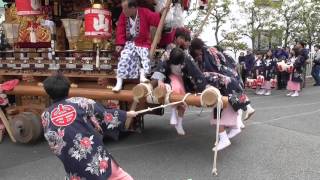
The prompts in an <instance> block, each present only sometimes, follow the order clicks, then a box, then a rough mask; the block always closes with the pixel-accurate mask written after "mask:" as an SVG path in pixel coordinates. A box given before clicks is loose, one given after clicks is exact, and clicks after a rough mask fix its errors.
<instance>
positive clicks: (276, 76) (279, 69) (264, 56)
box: [238, 41, 320, 97]
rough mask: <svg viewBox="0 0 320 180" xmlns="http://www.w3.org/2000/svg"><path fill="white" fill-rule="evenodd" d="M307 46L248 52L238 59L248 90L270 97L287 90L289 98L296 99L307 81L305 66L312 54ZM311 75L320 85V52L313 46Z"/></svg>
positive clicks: (302, 43)
mask: <svg viewBox="0 0 320 180" xmlns="http://www.w3.org/2000/svg"><path fill="white" fill-rule="evenodd" d="M305 45H306V43H305V42H303V41H299V42H297V44H296V45H295V46H294V47H293V48H292V49H290V48H278V49H276V50H268V51H267V52H256V53H255V54H254V53H253V52H252V50H250V49H249V50H247V54H246V55H244V53H243V52H242V53H241V54H240V56H239V58H238V62H239V64H240V71H241V72H240V73H241V77H242V80H243V82H244V83H245V84H246V86H247V87H249V88H253V89H255V90H256V94H257V95H265V96H269V95H271V94H272V93H271V92H272V89H274V88H277V89H279V90H281V89H287V90H288V94H287V96H290V97H297V96H299V92H300V91H301V88H302V87H303V84H304V81H305V72H306V64H307V63H309V62H308V59H309V52H308V50H307V49H306V48H305ZM314 49H315V52H316V53H315V56H314V59H313V62H312V63H313V68H312V72H311V74H312V76H313V78H314V80H315V84H314V86H319V85H320V83H319V82H320V81H319V78H320V73H319V72H320V65H319V59H320V52H319V45H315V46H314Z"/></svg>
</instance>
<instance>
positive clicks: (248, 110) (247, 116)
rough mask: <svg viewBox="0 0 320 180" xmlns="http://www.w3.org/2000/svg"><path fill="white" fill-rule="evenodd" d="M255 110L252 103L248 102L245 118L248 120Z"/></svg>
mask: <svg viewBox="0 0 320 180" xmlns="http://www.w3.org/2000/svg"><path fill="white" fill-rule="evenodd" d="M254 112H255V110H254V109H253V108H252V106H251V104H248V105H247V111H246V114H245V117H244V120H248V119H249V118H250V117H251V116H252V114H253V113H254Z"/></svg>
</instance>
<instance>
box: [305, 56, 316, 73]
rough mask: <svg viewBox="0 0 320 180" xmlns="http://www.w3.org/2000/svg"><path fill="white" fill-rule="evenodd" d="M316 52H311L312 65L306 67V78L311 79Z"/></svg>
mask: <svg viewBox="0 0 320 180" xmlns="http://www.w3.org/2000/svg"><path fill="white" fill-rule="evenodd" d="M314 54H315V53H314V52H311V53H310V54H309V59H310V63H309V64H307V65H306V77H311V70H312V65H313V63H312V62H313V59H314Z"/></svg>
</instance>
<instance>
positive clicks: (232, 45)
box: [220, 32, 248, 58]
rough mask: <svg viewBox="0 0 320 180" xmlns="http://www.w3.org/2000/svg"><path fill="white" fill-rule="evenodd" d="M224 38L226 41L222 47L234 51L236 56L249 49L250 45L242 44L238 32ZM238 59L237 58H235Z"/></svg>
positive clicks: (222, 43) (230, 33)
mask: <svg viewBox="0 0 320 180" xmlns="http://www.w3.org/2000/svg"><path fill="white" fill-rule="evenodd" d="M223 36H224V40H223V41H222V42H221V43H220V45H221V46H222V47H224V48H225V49H228V50H230V51H232V52H233V53H234V54H235V55H236V54H237V53H238V52H239V51H241V50H245V49H247V48H248V45H247V44H246V43H244V42H241V41H240V40H241V34H239V33H238V32H229V33H227V34H225V35H223ZM235 58H236V57H235Z"/></svg>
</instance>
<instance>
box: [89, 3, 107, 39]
mask: <svg viewBox="0 0 320 180" xmlns="http://www.w3.org/2000/svg"><path fill="white" fill-rule="evenodd" d="M84 21H85V36H87V37H93V38H95V37H96V38H110V37H111V31H112V20H111V13H110V11H107V10H105V9H97V8H88V9H86V10H85V11H84Z"/></svg>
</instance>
